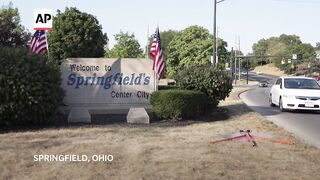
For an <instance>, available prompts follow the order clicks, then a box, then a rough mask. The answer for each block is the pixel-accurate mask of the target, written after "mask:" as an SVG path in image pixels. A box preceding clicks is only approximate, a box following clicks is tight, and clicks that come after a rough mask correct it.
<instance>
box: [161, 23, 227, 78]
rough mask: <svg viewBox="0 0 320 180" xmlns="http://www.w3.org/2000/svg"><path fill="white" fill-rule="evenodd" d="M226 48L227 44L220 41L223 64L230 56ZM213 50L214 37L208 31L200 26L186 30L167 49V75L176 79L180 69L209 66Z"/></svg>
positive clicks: (220, 54)
mask: <svg viewBox="0 0 320 180" xmlns="http://www.w3.org/2000/svg"><path fill="white" fill-rule="evenodd" d="M219 42H220V43H219ZM226 46H227V43H226V42H224V41H222V40H218V54H219V62H221V63H223V62H225V60H226V57H227V56H228V51H227V50H226ZM212 48H213V36H212V35H211V34H209V31H208V30H207V29H205V28H203V27H200V26H190V27H188V28H186V29H184V30H183V31H181V32H179V33H178V34H177V35H176V36H175V37H174V39H173V40H172V41H171V42H170V43H169V45H168V47H167V55H166V58H165V61H166V75H167V76H168V77H171V78H174V77H175V76H176V74H177V72H178V71H179V70H180V69H184V68H186V67H189V66H191V65H200V64H209V63H210V57H211V55H212V50H213V49H212ZM220 57H221V58H220Z"/></svg>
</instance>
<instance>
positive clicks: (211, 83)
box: [177, 65, 232, 108]
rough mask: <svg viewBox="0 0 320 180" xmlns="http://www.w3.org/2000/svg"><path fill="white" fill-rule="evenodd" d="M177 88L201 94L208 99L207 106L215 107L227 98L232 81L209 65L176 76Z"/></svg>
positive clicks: (225, 74)
mask: <svg viewBox="0 0 320 180" xmlns="http://www.w3.org/2000/svg"><path fill="white" fill-rule="evenodd" d="M177 83H178V86H179V87H180V88H182V89H188V90H196V91H200V92H203V93H205V94H206V95H207V97H208V102H207V103H208V105H210V106H212V107H213V108H214V107H216V106H217V105H218V103H219V101H220V100H224V99H225V98H226V97H228V96H229V93H230V92H231V90H232V80H231V78H230V77H229V76H228V75H227V73H226V72H224V71H223V70H220V69H218V68H214V67H213V66H211V65H200V66H194V67H190V68H186V69H184V70H183V71H181V72H180V73H179V74H178V77H177Z"/></svg>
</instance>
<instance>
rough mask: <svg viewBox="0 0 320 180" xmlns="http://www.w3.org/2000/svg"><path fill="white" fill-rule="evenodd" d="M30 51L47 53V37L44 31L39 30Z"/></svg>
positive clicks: (34, 36)
mask: <svg viewBox="0 0 320 180" xmlns="http://www.w3.org/2000/svg"><path fill="white" fill-rule="evenodd" d="M29 47H30V49H31V51H32V52H34V53H37V54H39V53H42V52H46V51H47V48H48V47H47V37H46V32H45V31H44V30H37V31H36V32H35V33H34V35H33V36H32V39H31V42H30V45H29Z"/></svg>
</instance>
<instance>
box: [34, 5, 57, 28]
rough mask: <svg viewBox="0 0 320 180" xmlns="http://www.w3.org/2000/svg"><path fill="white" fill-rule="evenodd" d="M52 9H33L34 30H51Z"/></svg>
mask: <svg viewBox="0 0 320 180" xmlns="http://www.w3.org/2000/svg"><path fill="white" fill-rule="evenodd" d="M52 19H53V16H52V9H35V10H34V30H52Z"/></svg>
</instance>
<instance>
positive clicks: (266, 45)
mask: <svg viewBox="0 0 320 180" xmlns="http://www.w3.org/2000/svg"><path fill="white" fill-rule="evenodd" d="M252 49H253V55H254V56H273V57H270V58H266V57H259V58H255V62H256V63H260V62H261V61H265V62H267V61H271V62H274V63H275V64H276V66H278V67H280V68H281V69H284V70H287V69H290V68H291V64H287V65H282V64H281V61H282V60H285V61H286V60H287V59H289V58H291V57H292V54H300V55H301V57H302V59H300V60H299V61H296V63H298V64H299V63H302V62H303V61H305V60H310V59H313V58H314V57H315V50H314V47H313V46H312V45H310V44H306V43H302V41H301V40H300V37H299V36H296V35H286V34H282V35H280V36H279V37H271V38H269V39H261V40H259V41H258V42H257V43H255V44H254V45H253V46H252Z"/></svg>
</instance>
